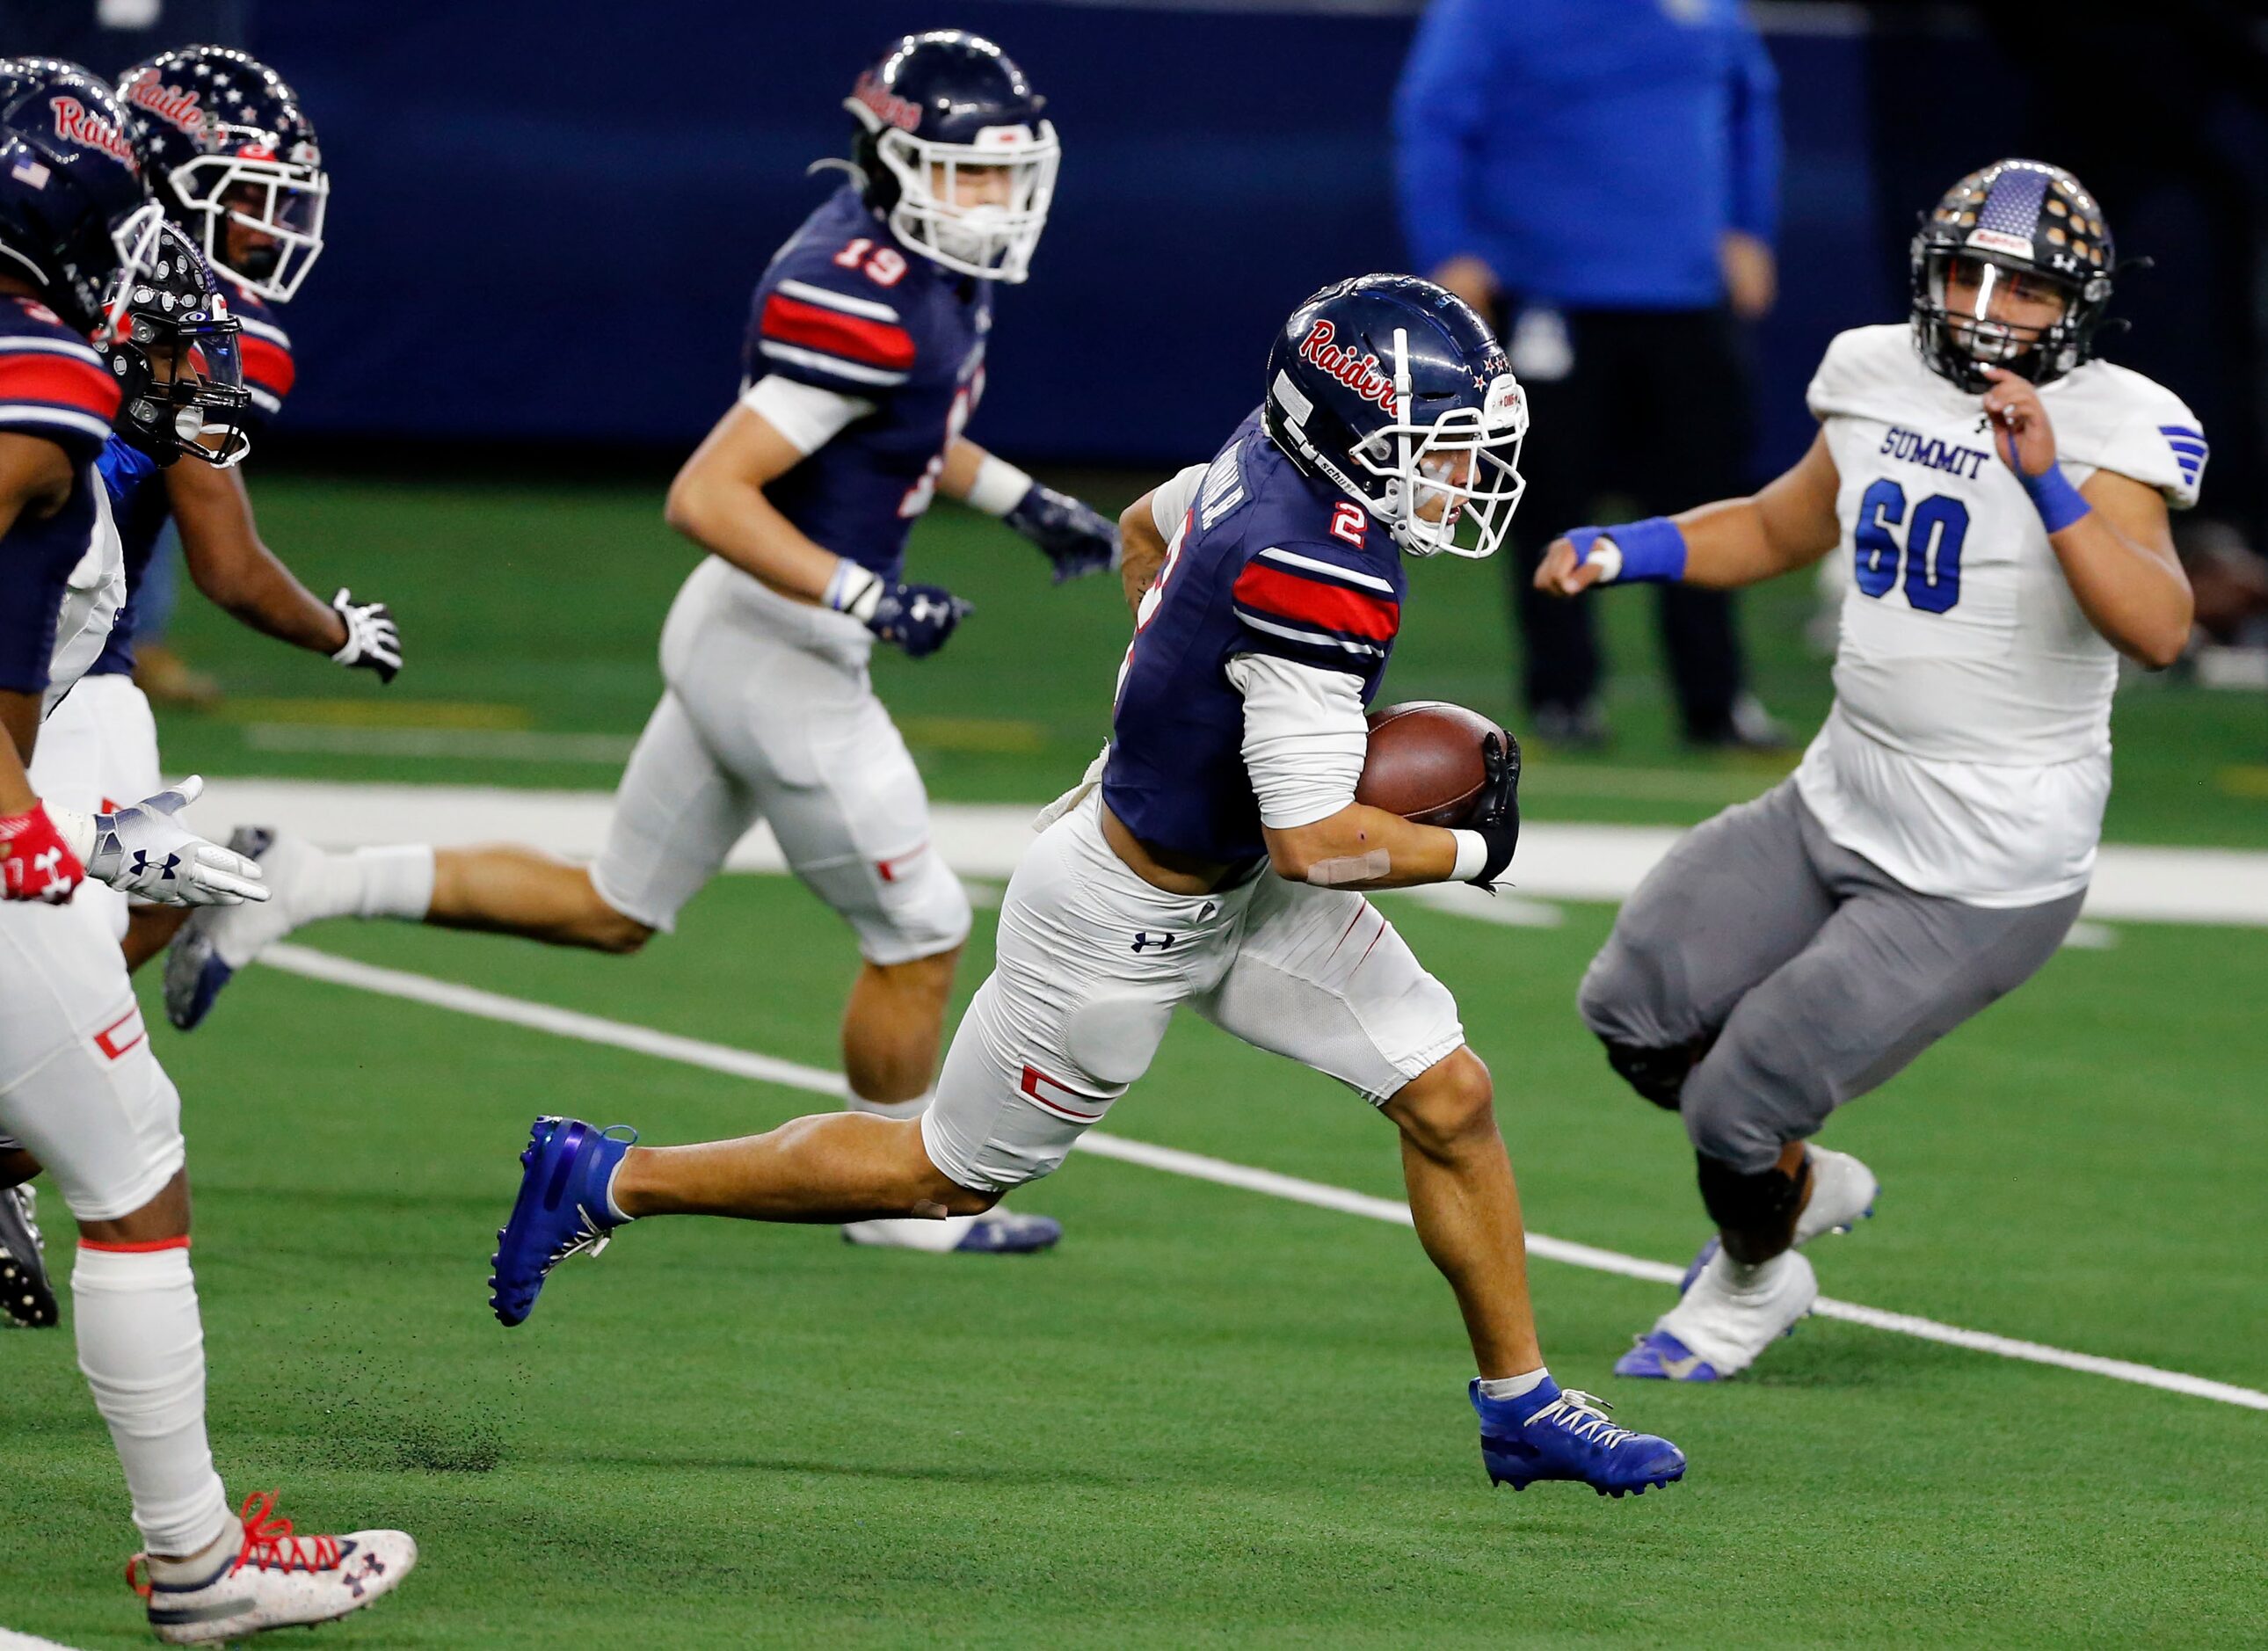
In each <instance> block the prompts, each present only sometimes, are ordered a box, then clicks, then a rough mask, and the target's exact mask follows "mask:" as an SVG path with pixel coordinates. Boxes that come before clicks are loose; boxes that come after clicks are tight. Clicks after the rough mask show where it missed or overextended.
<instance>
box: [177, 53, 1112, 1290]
mask: <svg viewBox="0 0 2268 1651" xmlns="http://www.w3.org/2000/svg"><path fill="white" fill-rule="evenodd" d="M1044 102H1045V100H1043V99H1042V98H1041V97H1040V96H1039V95H1038V94H1037V93H1036V92H1034V91H1033V90H1032V87H1031V85H1030V83H1029V82H1028V81H1027V80H1026V79H1025V77H1024V75H1023V72H1022V71H1021V70H1019V69H1018V68H1017V67H1016V65H1015V64H1014V63H1013V62H1011V61H1010V60H1009V59H1008V58H1007V57H1006V56H1005V55H1003V54H1002V53H1001V51H1000V49H999V48H998V47H997V46H994V45H993V44H992V43H991V42H990V41H984V40H981V39H978V38H977V37H976V36H975V35H972V34H965V33H958V32H953V31H946V32H939V33H928V34H919V35H908V36H906V37H905V38H904V39H902V40H901V41H898V42H897V43H896V44H895V46H894V47H892V48H891V49H890V50H889V51H888V53H887V54H886V55H884V56H883V58H882V60H881V62H880V63H879V64H877V65H876V66H875V67H874V68H873V69H871V70H868V71H867V72H866V73H865V74H864V75H863V76H861V77H860V78H859V80H858V86H857V90H856V92H855V93H854V94H853V96H852V97H851V98H850V99H849V100H847V103H846V107H848V108H849V109H850V111H851V114H852V115H853V117H854V118H855V120H856V122H857V128H856V134H855V143H856V149H855V154H856V160H855V163H854V164H853V166H852V168H851V170H852V174H853V175H852V178H851V181H849V182H846V183H845V184H843V186H842V188H839V189H837V190H836V192H835V194H834V195H832V196H831V197H829V198H828V201H827V202H826V203H825V204H823V205H821V207H820V208H819V210H817V211H815V212H814V213H813V214H812V215H811V217H809V218H808V219H806V221H805V223H804V225H803V227H802V228H801V229H800V230H799V231H798V232H796V234H795V237H794V239H792V240H790V241H789V242H788V243H787V245H786V246H784V247H782V248H781V249H780V251H779V252H778V254H777V255H776V256H775V257H774V258H773V260H772V262H771V265H770V268H769V269H766V270H765V272H764V275H763V278H762V281H761V282H759V283H758V284H757V287H756V293H755V307H754V313H753V315H752V317H751V320H750V324H749V329H748V338H747V350H746V353H745V356H744V357H743V368H744V386H745V387H744V388H743V389H742V391H741V394H740V401H739V402H738V403H737V404H736V405H735V406H734V407H733V409H732V410H731V411H730V412H728V413H726V414H725V416H724V417H723V418H722V419H720V420H719V421H718V424H717V426H716V428H715V429H713V430H712V431H711V432H710V434H709V437H708V439H707V440H706V441H704V442H703V444H702V445H701V447H700V449H699V450H698V451H697V452H696V453H694V455H693V456H692V457H691V458H690V459H689V460H688V461H686V464H685V467H684V468H683V469H682V470H681V472H680V473H679V475H678V477H677V480H676V482H675V483H674V484H673V485H672V487H671V489H670V494H669V503H668V510H667V514H668V520H669V521H670V522H671V524H672V525H673V526H674V527H677V528H678V529H679V530H680V531H681V532H682V533H684V534H687V535H688V536H689V537H690V538H692V539H693V540H694V541H695V542H696V543H697V544H699V545H701V546H702V547H703V549H706V550H708V551H710V552H711V555H710V556H709V558H708V559H707V560H705V561H703V563H702V564H701V565H700V566H699V567H698V568H696V570H695V571H694V572H693V574H692V577H691V578H689V579H687V580H686V582H685V586H684V588H683V589H682V590H681V591H680V592H679V593H678V597H677V601H676V602H675V604H674V606H673V607H672V608H671V609H670V613H669V619H668V623H667V624H666V626H665V628H664V629H663V631H662V638H661V663H662V674H663V676H664V678H665V680H666V684H667V686H666V691H665V693H664V694H663V696H662V699H661V703H660V704H659V705H658V706H656V707H655V709H654V712H653V715H652V718H651V719H650V720H649V721H648V722H647V724H646V728H645V733H644V735H643V736H642V737H641V738H640V740H639V741H638V744H637V749H636V750H635V751H634V752H633V753H632V755H631V757H630V766H629V768H628V770H626V771H625V772H624V773H623V776H622V785H621V788H620V789H619V791H618V792H616V793H615V816H614V822H613V826H612V828H611V829H610V831H609V833H608V839H607V844H606V847H605V850H604V851H602V852H601V853H600V856H599V859H598V861H597V863H596V864H594V865H593V866H575V865H570V864H567V863H565V862H563V861H561V860H557V859H553V858H551V857H550V856H549V855H545V854H542V853H540V852H538V851H534V850H532V849H527V848H521V847H518V846H512V845H499V846H490V847H485V848H479V849H470V850H454V849H443V850H439V851H435V850H434V849H432V848H430V847H424V846H409V847H401V848H379V849H366V850H364V851H361V852H359V853H357V854H342V855H329V854H324V853H321V852H319V851H316V850H314V849H313V848H312V847H310V846H309V845H307V844H302V843H299V842H298V841H297V840H295V839H291V838H277V839H274V840H273V841H269V842H267V846H265V847H264V848H263V849H262V851H261V852H262V864H263V866H265V867H266V868H267V872H268V875H269V881H270V883H271V884H273V885H274V887H275V888H276V900H275V902H274V903H273V905H272V907H270V908H269V909H267V910H265V912H264V914H263V915H264V920H263V921H261V922H256V923H236V922H222V921H214V922H210V923H198V924H195V925H192V927H191V929H190V930H189V931H188V932H187V933H186V934H185V935H184V937H183V939H182V940H181V941H180V943H178V944H177V945H176V947H175V948H174V953H173V956H172V957H171V958H170V959H169V960H168V962H167V966H166V1004H167V1008H168V1011H169V1012H170V1013H171V1014H172V1015H173V1020H174V1021H175V1023H176V1024H177V1025H180V1026H183V1027H185V1028H186V1027H188V1026H193V1025H195V1022H196V1021H198V1020H199V1019H201V1018H202V1017H203V1014H204V1013H205V1011H206V1010H207V1009H208V1008H209V1007H210V1004H211V1002H212V999H213V997H214V995H215V994H216V993H217V991H219V990H220V989H221V987H222V986H224V985H225V984H226V983H227V981H228V979H229V977H230V976H231V974H232V972H233V971H234V970H235V969H240V968H242V967H243V966H244V964H245V963H246V962H248V961H249V960H250V959H252V958H253V957H254V956H257V955H258V954H259V952H260V951H261V948H262V947H265V946H266V945H268V944H269V943H270V942H271V941H273V940H276V939H279V938H281V937H282V936H283V935H284V934H285V933H288V932H290V931H291V929H292V928H294V927H297V926H298V925H300V924H303V923H308V922H312V921H313V920H315V919H316V918H329V917H342V916H349V915H355V916H362V917H378V916H384V917H394V918H410V919H413V920H416V921H422V922H426V923H431V924H438V925H443V926H446V927H453V928H470V929H488V930H497V931H503V932H508V933H513V934H523V935H527V936H528V937H530V938H532V939H536V940H547V941H550V942H552V943H554V944H556V945H564V946H585V947H594V948H596V949H598V950H600V951H606V952H616V953H626V952H635V951H637V949H638V948H639V947H642V946H644V944H645V942H646V941H647V940H649V939H650V938H651V937H652V935H653V933H654V932H655V931H656V930H663V931H666V930H668V929H670V928H671V927H672V926H674V924H675V922H676V919H677V914H678V912H679V911H680V910H681V909H682V908H683V906H684V905H685V903H686V902H687V901H689V900H690V899H691V898H692V897H693V896H694V895H695V894H696V893H697V892H698V891H699V890H700V889H701V888H702V887H703V885H704V884H706V883H707V882H708V881H709V880H710V879H711V877H713V876H715V875H716V874H717V872H718V869H719V868H720V867H721V866H723V865H724V863H725V855H726V853H727V852H728V851H730V850H731V848H732V847H733V844H734V843H736V842H738V841H739V840H740V837H741V836H742V835H743V834H744V833H746V832H747V830H748V829H750V828H751V827H752V826H754V825H755V823H756V822H759V821H763V822H767V823H769V824H770V827H771V829H772V833H773V835H774V836H775V837H777V839H778V842H779V844H780V848H781V851H783V852H784V854H785V856H786V858H787V862H788V865H789V866H790V868H791V869H792V870H793V871H794V873H795V874H796V875H797V876H798V877H799V878H801V879H802V880H803V881H804V883H805V884H806V886H807V887H809V888H811V890H812V891H813V892H814V893H815V894H816V895H818V896H820V898H821V899H822V900H824V901H826V902H827V903H828V904H829V905H831V906H832V907H834V908H835V910H836V911H837V912H839V913H840V914H842V916H843V919H844V920H845V921H846V922H848V923H849V924H850V925H851V927H852V929H854V930H855V931H856V932H857V933H858V945H859V949H860V951H861V953H862V954H863V955H864V958H865V964H864V967H863V969H861V971H860V973H859V975H858V980H857V982H856V983H855V984H853V986H852V987H851V999H850V1004H849V1006H848V1008H847V1009H846V1010H845V1012H844V1014H843V1064H844V1067H845V1069H846V1072H847V1075H848V1077H849V1080H850V1087H851V1108H852V1109H854V1110H857V1111H862V1112H866V1113H870V1114H873V1115H874V1116H877V1117H887V1118H899V1119H904V1118H911V1117H915V1116H917V1115H918V1114H919V1113H920V1112H921V1111H922V1109H924V1107H926V1106H927V1105H928V1104H929V1091H930V1082H931V1078H932V1074H933V1073H934V1072H935V1071H936V1069H937V1052H938V1048H939V1043H941V1041H942V1038H943V1034H944V1028H945V1013H946V1006H947V1003H948V1001H949V999H950V997H951V993H952V990H953V977H954V966H955V964H956V963H957V962H958V961H959V959H960V956H961V944H962V942H963V941H964V940H966V939H967V938H968V928H969V908H968V896H966V895H965V894H964V893H963V892H962V890H961V883H960V881H959V879H957V878H956V877H955V876H954V874H953V872H952V871H951V870H950V868H948V867H947V866H946V864H945V863H944V861H943V860H942V859H940V858H939V856H938V854H937V853H936V851H934V850H933V849H932V847H931V846H930V830H929V800H928V797H927V795H926V794H925V792H924V790H923V786H922V781H921V775H920V773H919V772H918V770H916V768H915V767H914V763H913V759H912V757H911V756H910V755H909V754H908V752H907V750H906V746H905V741H903V740H902V738H901V737H900V736H899V733H898V731H897V728H896V727H895V725H893V724H892V722H891V720H890V717H889V713H888V711H886V710H885V709H884V708H883V706H882V704H881V702H880V700H879V699H877V698H876V697H875V696H874V691H873V685H872V684H871V683H870V682H869V681H868V679H867V670H866V664H867V658H868V655H869V654H870V653H871V652H873V647H874V644H875V642H876V641H877V639H879V640H880V641H883V642H887V643H890V644H892V645H895V646H897V647H900V648H902V649H904V650H905V651H906V652H907V653H909V654H910V655H912V656H913V657H915V658H917V659H920V658H923V657H925V656H927V655H929V654H932V653H934V652H937V651H938V649H939V648H941V647H943V646H944V645H945V643H946V639H947V638H949V637H951V636H952V634H953V632H954V627H955V626H957V625H958V624H959V623H961V619H962V618H963V616H964V615H966V614H967V613H968V604H967V603H965V602H963V601H961V600H960V599H959V598H957V597H955V596H954V595H953V594H952V593H950V592H948V591H946V590H943V589H940V588H939V587H938V586H933V585H919V584H907V583H905V582H903V580H902V579H901V578H900V574H901V572H902V568H903V564H904V560H905V548H906V537H907V534H908V533H909V531H910V530H911V528H912V527H913V524H914V522H915V520H917V518H918V517H919V516H920V515H921V514H922V512H924V511H925V510H926V509H927V508H928V507H929V503H930V500H931V498H932V496H933V495H934V494H935V493H936V492H938V491H939V490H942V491H943V492H945V493H946V495H947V496H948V497H950V498H958V499H961V500H963V501H965V502H967V503H968V504H969V505H974V506H976V508H977V509H979V510H983V511H984V512H988V513H990V514H991V515H994V516H998V517H1002V518H1004V519H1005V521H1006V522H1007V524H1008V526H1009V527H1013V528H1014V529H1015V530H1016V531H1017V532H1018V533H1020V534H1023V535H1024V536H1025V537H1026V538H1027V539H1030V540H1031V541H1033V542H1035V543H1036V544H1037V545H1038V546H1039V548H1040V549H1041V550H1042V551H1043V552H1044V553H1045V554H1046V556H1047V557H1048V559H1049V562H1050V564H1052V565H1053V567H1054V570H1055V576H1056V579H1057V581H1058V582H1060V581H1062V580H1064V579H1073V578H1077V577H1079V575H1081V574H1087V573H1094V572H1099V571H1102V570H1104V569H1107V568H1109V567H1111V566H1114V565H1115V564H1116V559H1117V549H1118V545H1117V534H1116V530H1115V529H1114V528H1113V527H1112V525H1111V524H1110V523H1109V522H1108V520H1105V519H1104V518H1102V517H1101V516H1099V515H1097V514H1096V513H1095V512H1094V511H1092V510H1090V509H1088V508H1087V507H1086V505H1082V504H1080V503H1079V501H1078V500H1076V499H1072V498H1066V497H1064V495H1062V494H1060V493H1057V492H1054V491H1052V490H1049V489H1048V488H1044V487H1041V486H1038V485H1036V484H1035V483H1034V482H1033V481H1032V479H1031V478H1030V477H1029V476H1027V475H1024V474H1023V473H1022V472H1021V471H1020V470H1017V469H1015V468H1013V467H1012V466H1010V465H1008V464H1006V463H1005V462H1004V461H1001V460H999V459H997V458H995V457H993V456H992V455H991V454H990V453H986V452H985V451H984V450H983V448H982V447H979V446H976V443H974V442H972V441H970V440H968V438H967V437H965V436H963V435H962V434H961V430H962V427H963V426H964V425H965V424H967V423H968V418H969V416H970V414H971V413H972V412H973V411H974V410H975V409H976V403H977V401H978V399H979V398H980V397H981V396H982V395H983V390H984V347H985V336H986V335H987V333H988V332H989V331H990V328H991V325H992V293H993V288H994V286H995V284H997V283H1002V282H1008V283H1013V282H1020V281H1021V280H1023V279H1024V277H1025V274H1026V271H1027V268H1028V267H1029V264H1030V261H1031V256H1032V252H1033V249H1034V247H1036V246H1037V244H1038V241H1039V237H1040V232H1041V229H1042V227H1043V226H1044V225H1045V223H1046V220H1047V212H1048V203H1049V196H1050V195H1051V193H1052V192H1053V189H1054V187H1055V176H1056V166H1057V160H1058V158H1059V155H1060V151H1059V148H1058V145H1057V141H1056V135H1055V128H1054V127H1053V125H1052V124H1051V123H1050V122H1048V121H1047V120H1045V119H1044V118H1042V114H1041V110H1042V106H1043V104H1044ZM263 841H266V834H263ZM1060 1235H1061V1228H1060V1227H1058V1226H1057V1224H1056V1223H1055V1222H1054V1221H1052V1220H1047V1219H1046V1218H1044V1217H1039V1216H1017V1215H1011V1214H1010V1213H1009V1212H1006V1211H1002V1210H994V1211H990V1212H986V1213H984V1214H983V1215H981V1216H980V1215H967V1216H962V1217H960V1218H957V1219H955V1220H954V1221H952V1222H949V1223H946V1224H945V1225H943V1226H940V1225H939V1224H937V1223H934V1222H891V1221H868V1222H860V1223H856V1224H853V1225H852V1226H851V1227H846V1228H845V1229H844V1236H846V1237H848V1238H850V1239H852V1240H853V1241H855V1242H862V1243H873V1244H887V1245H895V1246H899V1247H903V1248H909V1249H931V1250H956V1249H957V1250H961V1251H991V1252H1005V1251H1028V1250H1035V1249H1045V1248H1046V1247H1048V1246H1049V1245H1050V1244H1052V1243H1054V1242H1056V1240H1057V1238H1058V1237H1059V1236H1060Z"/></svg>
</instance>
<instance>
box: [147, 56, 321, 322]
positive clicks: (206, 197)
mask: <svg viewBox="0 0 2268 1651" xmlns="http://www.w3.org/2000/svg"><path fill="white" fill-rule="evenodd" d="M118 95H119V99H120V100H121V101H122V102H123V103H124V104H125V105H126V112H127V114H128V115H129V118H130V120H131V122H132V128H131V130H132V135H133V138H134V143H135V146H136V148H138V149H139V150H140V151H142V159H143V163H144V165H145V166H147V167H148V168H149V170H150V179H151V184H152V186H153V187H154V188H156V189H157V191H158V199H159V200H160V201H162V202H163V203H165V206H166V214H167V216H169V217H172V218H173V220H174V222H176V223H179V224H186V225H188V226H189V228H190V230H191V231H192V232H194V233H195V235H196V237H197V242H198V246H199V247H200V248H201V249H202V250H203V253H204V255H205V260H206V262H209V263H210V264H212V265H214V266H215V267H216V268H217V269H225V270H226V271H227V272H228V273H229V274H230V275H232V276H235V277H236V278H237V279H238V280H239V281H241V282H242V283H243V284H245V285H246V286H247V287H248V288H250V289H251V290H252V291H254V292H256V293H258V294H259V295H260V296H261V298H264V299H268V300H269V301H270V302H271V303H276V304H282V303H285V302H288V301H289V300H290V299H291V295H292V294H293V293H295V292H297V291H298V290H299V284H300V283H301V282H302V281H304V280H306V278H307V271H308V270H310V269H313V268H314V267H315V260H316V259H317V258H319V257H320V256H321V255H322V252H323V211H324V208H325V207H326V205H327V204H328V202H329V200H330V194H331V180H330V174H329V173H327V172H325V171H324V170H323V151H322V150H321V148H320V146H318V145H317V144H316V142H315V128H314V124H313V122H311V121H309V120H308V119H307V116H306V112H305V111H304V110H302V109H301V108H300V107H299V100H298V95H297V94H296V93H294V92H292V90H291V87H290V86H288V85H284V77H282V76H281V75H279V74H277V73H276V71H275V70H273V69H270V68H269V66H268V65H267V64H265V63H261V61H260V60H259V59H258V58H256V57H253V56H250V55H247V54H246V53H243V52H239V51H234V50H232V49H230V48H227V47H223V46H184V47H181V48H179V49H177V50H174V51H170V52H159V53H158V55H156V56H155V57H151V58H149V59H147V60H145V61H144V62H142V63H136V64H135V65H134V67H133V68H131V69H129V70H127V71H126V72H125V73H124V74H123V75H122V76H120V77H119V80H118ZM232 229H233V230H234V232H235V233H234V236H233V239H234V240H235V241H236V242H237V247H236V251H235V253H234V254H233V255H231V253H230V241H231V239H232V235H231V231H232Z"/></svg>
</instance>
